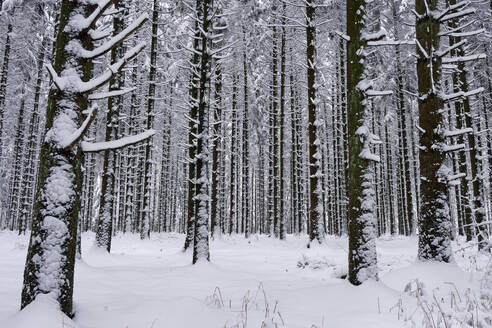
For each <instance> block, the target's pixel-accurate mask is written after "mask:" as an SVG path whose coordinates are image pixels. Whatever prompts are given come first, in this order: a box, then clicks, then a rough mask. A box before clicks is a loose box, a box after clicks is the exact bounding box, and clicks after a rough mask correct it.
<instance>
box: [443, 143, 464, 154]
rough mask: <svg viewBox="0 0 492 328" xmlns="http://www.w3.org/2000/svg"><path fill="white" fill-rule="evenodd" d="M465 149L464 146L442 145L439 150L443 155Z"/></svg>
mask: <svg viewBox="0 0 492 328" xmlns="http://www.w3.org/2000/svg"><path fill="white" fill-rule="evenodd" d="M462 149H465V145H464V144H453V145H442V147H441V150H442V151H443V152H445V153H449V152H453V151H459V150H462Z"/></svg>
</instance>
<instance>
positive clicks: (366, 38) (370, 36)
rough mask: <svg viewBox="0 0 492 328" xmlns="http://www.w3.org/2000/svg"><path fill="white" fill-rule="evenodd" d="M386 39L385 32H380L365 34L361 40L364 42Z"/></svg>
mask: <svg viewBox="0 0 492 328" xmlns="http://www.w3.org/2000/svg"><path fill="white" fill-rule="evenodd" d="M385 37H386V32H385V31H384V30H380V31H378V32H375V33H365V32H363V33H362V35H361V39H362V40H364V41H379V40H381V39H384V38H385Z"/></svg>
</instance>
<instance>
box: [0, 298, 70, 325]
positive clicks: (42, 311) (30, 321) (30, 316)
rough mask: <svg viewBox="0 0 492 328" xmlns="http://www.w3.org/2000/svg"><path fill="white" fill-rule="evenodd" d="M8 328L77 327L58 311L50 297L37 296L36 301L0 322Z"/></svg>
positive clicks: (54, 301)
mask: <svg viewBox="0 0 492 328" xmlns="http://www.w3.org/2000/svg"><path fill="white" fill-rule="evenodd" d="M0 327H8V328H77V325H76V324H75V323H74V322H73V321H72V319H70V318H69V317H67V316H66V315H65V314H64V313H63V312H61V311H60V309H59V307H58V303H57V302H56V300H54V299H53V298H52V297H51V296H50V295H46V294H39V295H38V296H37V297H36V300H35V301H34V302H32V303H31V304H29V305H28V306H26V307H25V308H24V309H23V310H22V311H20V312H17V313H15V314H14V315H12V316H10V317H8V318H7V319H6V320H5V321H3V322H0Z"/></svg>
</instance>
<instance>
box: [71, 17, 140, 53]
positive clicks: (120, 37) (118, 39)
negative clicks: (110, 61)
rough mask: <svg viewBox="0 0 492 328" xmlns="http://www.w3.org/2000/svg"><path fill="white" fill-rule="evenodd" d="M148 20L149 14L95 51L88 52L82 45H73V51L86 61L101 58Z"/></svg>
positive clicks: (138, 19)
mask: <svg viewBox="0 0 492 328" xmlns="http://www.w3.org/2000/svg"><path fill="white" fill-rule="evenodd" d="M147 19H149V15H148V14H143V15H141V16H140V17H139V18H137V19H136V20H135V21H134V22H133V23H132V24H130V25H129V26H128V27H127V28H125V29H124V30H123V31H121V32H120V33H118V34H117V35H115V36H114V37H112V38H111V39H110V40H108V41H107V42H105V43H103V44H102V45H101V46H99V47H97V48H95V49H93V50H86V49H84V48H83V47H82V46H81V45H80V44H73V46H72V51H74V52H75V53H77V54H78V55H79V56H80V57H82V58H86V59H94V58H97V57H99V56H102V55H104V54H105V53H107V52H108V51H110V50H111V49H113V48H114V47H115V46H117V45H118V44H120V43H121V42H123V41H124V40H125V39H126V38H128V37H129V36H130V35H132V33H133V32H135V31H136V30H137V29H138V28H140V26H142V25H143V23H145V21H146V20H147Z"/></svg>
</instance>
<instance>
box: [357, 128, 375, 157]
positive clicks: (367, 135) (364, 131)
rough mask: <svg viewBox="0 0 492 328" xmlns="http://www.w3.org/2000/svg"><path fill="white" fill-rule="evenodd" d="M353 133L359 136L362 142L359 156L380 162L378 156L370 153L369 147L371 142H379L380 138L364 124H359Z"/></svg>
mask: <svg viewBox="0 0 492 328" xmlns="http://www.w3.org/2000/svg"><path fill="white" fill-rule="evenodd" d="M355 134H356V135H358V136H360V138H361V141H362V143H363V146H362V151H361V152H360V154H359V157H360V158H362V159H365V160H369V161H374V162H380V160H381V159H380V157H379V156H378V155H376V154H374V153H372V152H371V149H370V145H371V144H379V143H381V140H380V138H379V137H378V136H377V135H375V134H373V133H371V132H370V131H369V128H368V127H367V126H366V125H362V126H360V127H359V128H358V129H357V131H355Z"/></svg>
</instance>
